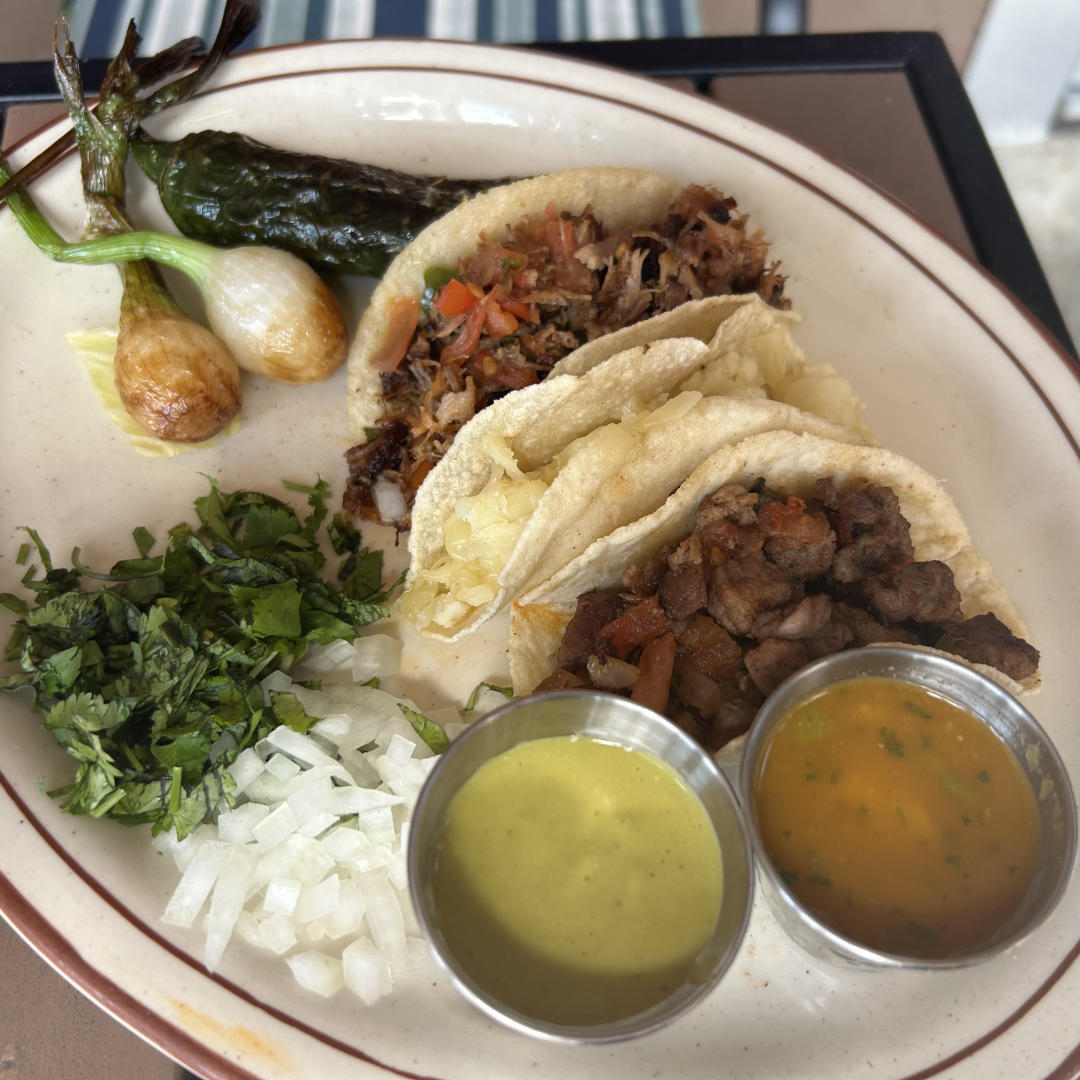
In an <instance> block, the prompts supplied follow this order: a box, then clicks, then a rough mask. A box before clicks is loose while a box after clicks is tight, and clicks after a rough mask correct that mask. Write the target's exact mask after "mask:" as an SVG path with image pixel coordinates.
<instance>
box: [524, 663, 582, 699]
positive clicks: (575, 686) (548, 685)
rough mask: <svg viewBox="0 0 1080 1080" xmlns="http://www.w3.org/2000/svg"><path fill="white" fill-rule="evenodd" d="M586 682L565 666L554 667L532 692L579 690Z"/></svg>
mask: <svg viewBox="0 0 1080 1080" xmlns="http://www.w3.org/2000/svg"><path fill="white" fill-rule="evenodd" d="M587 685H588V683H587V682H586V681H585V680H584V679H583V678H581V676H580V675H575V674H574V673H573V672H572V671H567V670H566V668H556V669H555V670H554V671H553V672H552V673H551V674H550V675H549V676H548V677H547V678H546V679H544V680H543V681H542V682H540V683H539V684H537V687H536V689H535V690H533V693H534V694H544V693H547V691H549V690H579V689H580V688H581V687H583V686H587Z"/></svg>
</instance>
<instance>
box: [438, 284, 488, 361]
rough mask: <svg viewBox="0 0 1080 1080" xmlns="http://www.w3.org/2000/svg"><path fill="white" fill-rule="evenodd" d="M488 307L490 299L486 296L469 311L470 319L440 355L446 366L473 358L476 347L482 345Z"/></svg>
mask: <svg viewBox="0 0 1080 1080" xmlns="http://www.w3.org/2000/svg"><path fill="white" fill-rule="evenodd" d="M488 305H489V299H488V297H486V296H485V297H484V298H483V300H480V301H479V302H477V303H475V304H473V306H472V307H471V308H470V309H469V314H468V317H467V318H466V319H465V323H464V325H463V326H462V327H461V329H460V330H458V332H457V337H455V338H454V340H453V341H451V342H450V343H449V344H448V345H447V346H446V347H445V348H444V349H443V351H442V353H441V354H440V360H441V361H442V362H443V363H444V364H447V363H450V362H452V361H454V360H460V359H463V358H465V357H468V356H472V354H473V352H475V350H476V346H477V345H478V344H479V343H480V332H481V331H482V330H483V329H484V320H485V319H486V318H487V313H488Z"/></svg>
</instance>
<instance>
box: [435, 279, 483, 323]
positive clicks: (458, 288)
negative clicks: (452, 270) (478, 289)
mask: <svg viewBox="0 0 1080 1080" xmlns="http://www.w3.org/2000/svg"><path fill="white" fill-rule="evenodd" d="M475 303H476V297H475V296H474V295H473V293H472V290H471V289H470V288H469V286H468V285H466V284H465V282H463V281H459V280H458V279H457V278H451V279H450V280H449V281H448V282H447V283H446V284H445V285H444V286H443V287H442V288H441V289H440V290H439V295H438V296H437V297H436V298H435V306H436V307H437V308H438V309H439V310H440V311H441V312H442V313H443V314H444V315H446V316H448V317H449V318H453V317H454V316H455V315H464V314H465V312H466V311H468V310H469V309H470V308H471V307H472V306H473V304H475Z"/></svg>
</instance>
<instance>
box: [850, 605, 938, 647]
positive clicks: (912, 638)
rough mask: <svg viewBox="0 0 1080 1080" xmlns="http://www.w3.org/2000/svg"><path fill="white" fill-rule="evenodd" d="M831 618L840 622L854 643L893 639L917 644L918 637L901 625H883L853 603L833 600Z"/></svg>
mask: <svg viewBox="0 0 1080 1080" xmlns="http://www.w3.org/2000/svg"><path fill="white" fill-rule="evenodd" d="M832 618H833V621H834V622H839V623H842V624H843V625H844V626H846V627H847V628H848V629H849V630H850V631H851V635H852V638H853V644H854V645H873V644H874V643H875V642H879V641H895V642H899V643H900V644H903V645H917V644H918V642H919V637H918V635H917V634H913V633H912V632H911V631H910V630H906V629H905V628H904V627H901V626H885V625H884V624H883V623H880V622H878V621H877V619H875V618H874V616H873V615H871V614H870V612H869V611H864V610H863V609H862V608H860V607H855V605H853V604H842V603H840V602H839V601H833V606H832Z"/></svg>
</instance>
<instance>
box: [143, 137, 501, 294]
mask: <svg viewBox="0 0 1080 1080" xmlns="http://www.w3.org/2000/svg"><path fill="white" fill-rule="evenodd" d="M131 152H132V156H133V157H134V158H135V160H136V161H137V162H138V164H139V166H140V168H141V169H142V170H143V172H145V173H146V175H147V176H149V177H150V179H151V180H153V181H154V182H155V183H156V185H157V188H158V193H159V195H160V197H161V201H162V204H163V206H164V207H165V210H166V212H167V213H168V215H169V217H171V218H172V220H173V223H174V224H175V225H176V227H177V228H178V229H179V230H180V231H181V232H182V233H183V234H184V235H185V236H190V237H193V238H194V239H198V240H203V241H205V242H207V243H211V244H218V245H222V246H227V247H231V246H237V245H240V244H267V245H269V246H271V247H278V248H284V249H285V250H286V251H291V252H292V253H293V254H295V255H298V256H299V257H300V258H302V259H305V260H307V261H308V262H310V263H311V264H312V265H313V266H315V267H317V268H320V269H324V270H334V271H339V272H342V273H350V274H365V275H370V276H374V277H377V276H379V275H380V274H382V272H383V271H384V270H385V269H386V266H387V264H388V263H389V262H390V260H391V259H392V258H393V257H394V256H395V255H396V254H397V253H398V252H399V251H400V250H401V249H402V248H403V247H405V245H406V244H408V243H409V242H410V241H411V240H412V239H413V238H414V237H415V236H416V234H417V233H418V232H419V231H420V230H421V229H422V228H423V227H424V226H425V225H427V224H428V223H429V222H431V221H433V220H434V219H435V218H436V217H439V216H440V215H441V214H443V213H445V212H446V211H447V210H450V209H451V208H452V207H454V206H456V205H457V204H458V203H459V202H461V201H462V200H463V199H467V198H469V197H470V196H472V195H475V194H477V193H478V192H480V191H484V190H486V189H487V188H489V187H491V186H492V185H493V184H496V183H499V182H500V181H495V180H448V179H445V178H442V177H428V176H414V175H412V174H410V173H403V172H398V171H396V170H393V169H382V168H379V167H378V166H375V165H364V164H359V163H357V162H352V161H342V160H339V159H336V158H327V157H320V156H318V155H316V154H303V153H296V152H293V151H288V150H280V149H277V148H276V147H272V146H267V145H266V144H264V143H261V142H257V141H256V140H255V139H250V138H248V137H247V136H246V135H240V134H237V133H236V132H229V131H197V132H193V133H192V134H190V135H186V136H185V137H184V138H182V139H180V140H179V141H178V142H162V141H159V140H156V139H151V138H149V137H148V136H146V135H145V134H142V133H140V136H139V137H138V138H137V139H135V140H133V141H132V145H131Z"/></svg>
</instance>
